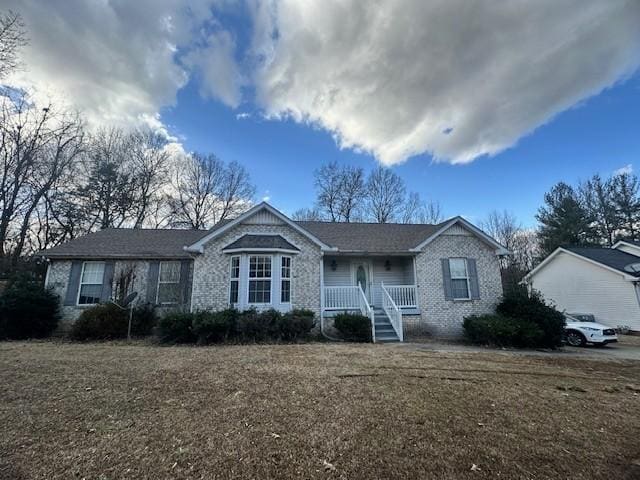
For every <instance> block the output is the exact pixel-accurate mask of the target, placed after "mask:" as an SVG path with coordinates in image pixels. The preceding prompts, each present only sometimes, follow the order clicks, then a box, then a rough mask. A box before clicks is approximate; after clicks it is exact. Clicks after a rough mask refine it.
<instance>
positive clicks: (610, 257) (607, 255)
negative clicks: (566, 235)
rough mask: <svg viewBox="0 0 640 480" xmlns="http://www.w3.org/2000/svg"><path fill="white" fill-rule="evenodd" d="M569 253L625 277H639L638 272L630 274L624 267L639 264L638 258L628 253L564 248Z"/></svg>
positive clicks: (608, 249)
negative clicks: (621, 273)
mask: <svg viewBox="0 0 640 480" xmlns="http://www.w3.org/2000/svg"><path fill="white" fill-rule="evenodd" d="M564 248H565V249H566V250H569V251H570V252H573V253H576V254H578V255H580V256H581V257H585V258H588V259H590V260H593V261H595V262H598V263H601V264H602V265H606V266H607V267H610V268H613V269H615V270H618V271H619V272H623V273H626V274H627V275H633V276H635V277H640V272H638V273H632V272H627V271H626V270H625V269H624V267H626V266H627V265H629V264H631V263H640V257H636V256H635V255H631V254H630V253H626V252H623V251H622V250H617V249H615V248H603V247H564Z"/></svg>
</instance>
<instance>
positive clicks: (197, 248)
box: [184, 202, 337, 253]
mask: <svg viewBox="0 0 640 480" xmlns="http://www.w3.org/2000/svg"><path fill="white" fill-rule="evenodd" d="M261 210H267V211H268V212H269V213H271V214H272V215H274V216H276V217H277V218H279V219H280V220H282V221H283V222H284V223H285V224H286V225H288V226H290V227H291V228H293V229H294V230H295V231H297V232H298V233H300V234H301V235H303V236H305V237H307V238H308V239H309V240H311V241H312V242H313V243H315V244H316V245H318V246H319V247H320V248H321V249H322V250H331V251H333V250H337V249H335V248H333V247H330V246H329V245H327V244H326V243H324V242H322V241H321V240H320V239H319V238H317V237H315V236H314V235H312V234H311V233H309V232H308V231H307V230H305V229H304V228H302V227H301V226H300V225H297V224H296V223H294V222H293V221H291V220H290V219H289V217H287V216H286V215H284V214H283V213H281V212H280V211H279V210H277V209H275V208H273V207H272V206H271V205H269V204H268V203H267V202H261V203H259V204H257V205H255V206H254V207H252V208H250V209H249V210H247V211H246V212H244V213H243V214H242V215H240V216H239V217H237V218H235V219H233V220H231V221H230V222H228V223H226V224H224V225H222V226H221V227H219V228H217V229H216V230H212V231H211V232H210V233H208V234H207V235H205V236H204V237H202V238H201V239H200V240H198V241H197V242H196V243H194V244H192V245H187V246H185V247H184V249H185V250H186V251H188V252H197V253H203V252H204V246H205V245H206V244H207V243H208V242H209V241H210V240H213V239H214V238H216V237H219V236H220V235H222V234H223V233H224V232H227V231H229V230H230V229H232V228H233V227H235V226H236V225H238V224H239V223H242V222H243V221H244V220H246V219H247V218H249V217H251V216H253V215H255V214H256V213H257V212H259V211H261Z"/></svg>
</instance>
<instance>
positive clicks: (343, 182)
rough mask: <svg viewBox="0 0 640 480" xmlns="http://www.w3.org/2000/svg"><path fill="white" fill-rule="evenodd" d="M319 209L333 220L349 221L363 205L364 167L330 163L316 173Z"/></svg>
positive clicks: (356, 215) (355, 216) (356, 216)
mask: <svg viewBox="0 0 640 480" xmlns="http://www.w3.org/2000/svg"><path fill="white" fill-rule="evenodd" d="M314 176H315V186H316V192H317V202H316V203H317V209H318V210H319V211H320V212H321V214H323V216H326V217H327V218H329V219H330V220H331V221H332V222H350V221H353V220H354V219H356V218H358V217H359V214H360V211H361V209H362V207H363V205H364V197H365V192H366V189H365V176H364V170H363V169H362V168H359V167H353V166H348V165H343V166H340V165H339V164H338V162H335V161H334V162H330V163H328V164H326V165H323V166H322V167H320V168H319V169H318V170H316V171H315V172H314Z"/></svg>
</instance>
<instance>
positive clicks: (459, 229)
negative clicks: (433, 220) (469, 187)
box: [411, 217, 509, 255]
mask: <svg viewBox="0 0 640 480" xmlns="http://www.w3.org/2000/svg"><path fill="white" fill-rule="evenodd" d="M438 226H439V227H440V228H438V229H437V230H436V231H435V232H433V234H431V235H430V236H429V237H427V238H426V239H424V241H423V242H421V243H420V244H419V245H417V246H415V247H414V248H412V249H411V250H412V251H414V252H418V251H421V250H423V249H424V248H425V247H426V246H427V245H429V244H430V243H431V242H433V241H434V240H435V239H436V238H438V237H439V236H441V235H464V234H465V233H464V232H468V233H470V234H471V235H473V236H475V237H477V238H479V239H480V240H481V241H483V242H484V243H486V244H487V245H489V246H491V247H493V248H495V253H496V255H508V254H509V250H507V249H506V248H505V247H504V246H502V245H500V244H499V243H498V242H497V241H496V240H495V239H494V238H493V237H491V236H489V235H487V234H486V233H484V232H483V231H482V230H480V229H479V228H478V227H476V226H475V225H473V224H472V223H471V222H469V221H467V220H465V219H464V218H462V217H454V218H452V219H451V220H448V221H446V222H443V223H441V224H440V225H438Z"/></svg>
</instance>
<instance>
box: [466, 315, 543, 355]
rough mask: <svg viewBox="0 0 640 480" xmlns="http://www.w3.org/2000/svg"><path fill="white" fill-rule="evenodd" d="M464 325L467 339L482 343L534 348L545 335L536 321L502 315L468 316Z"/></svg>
mask: <svg viewBox="0 0 640 480" xmlns="http://www.w3.org/2000/svg"><path fill="white" fill-rule="evenodd" d="M462 326H463V328H464V333H465V336H466V338H467V339H469V340H470V341H471V342H473V343H477V344H482V345H496V346H499V347H518V348H534V347H538V346H540V344H541V342H542V338H543V336H544V332H543V331H542V330H541V329H540V328H539V327H538V326H537V325H536V324H535V323H533V322H530V321H529V320H523V319H517V318H510V317H505V316H502V315H479V316H476V315H473V316H470V317H466V318H465V319H464V322H463V324H462Z"/></svg>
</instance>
